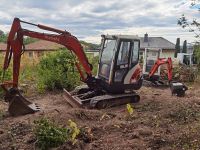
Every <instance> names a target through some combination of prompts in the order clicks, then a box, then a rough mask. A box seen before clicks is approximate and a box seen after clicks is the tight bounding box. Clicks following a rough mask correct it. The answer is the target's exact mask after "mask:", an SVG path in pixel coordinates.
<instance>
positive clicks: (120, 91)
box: [1, 18, 143, 116]
mask: <svg viewBox="0 0 200 150" xmlns="http://www.w3.org/2000/svg"><path fill="white" fill-rule="evenodd" d="M22 23H23V24H28V25H31V26H35V27H38V28H40V29H42V30H45V31H50V32H52V33H40V32H36V31H31V30H28V29H24V28H22V25H21V24H22ZM24 36H28V37H32V38H37V39H42V40H47V41H51V42H55V43H58V44H61V45H64V46H65V47H66V48H67V49H68V50H69V51H71V52H72V54H73V55H74V56H75V57H76V60H75V61H76V67H77V70H78V72H79V73H80V77H81V80H82V81H83V82H84V83H85V85H86V86H84V87H81V88H77V89H76V90H75V92H73V94H72V93H69V92H68V91H67V90H64V92H65V95H66V97H67V98H66V99H67V100H68V102H69V103H70V104H71V105H72V106H74V107H75V106H79V107H90V108H91V107H92V108H94V107H96V108H105V107H111V106H115V105H120V104H125V103H130V102H138V101H139V100H140V96H139V95H138V94H137V93H135V92H134V91H133V90H138V89H140V87H141V86H142V81H143V76H142V69H141V68H140V66H139V64H138V59H139V49H140V40H139V38H138V37H137V36H121V35H102V44H101V51H100V58H99V66H98V73H97V75H96V77H94V76H93V75H92V65H91V64H90V63H89V61H88V59H87V57H86V55H85V53H84V50H83V48H82V46H81V44H80V42H79V41H78V39H77V38H76V37H75V36H73V35H71V34H70V33H69V32H67V31H63V30H59V29H55V28H52V27H48V26H44V25H41V24H34V23H30V22H26V21H22V20H20V19H19V18H15V19H14V21H13V24H12V26H11V30H10V32H9V35H8V39H7V49H6V55H5V60H4V65H3V79H2V83H1V87H2V88H3V89H4V91H5V100H6V101H7V102H9V108H8V111H9V113H10V114H11V115H13V116H18V115H24V114H28V113H34V112H36V111H39V110H40V108H39V107H38V106H37V104H34V103H31V102H29V101H28V100H27V99H25V98H24V97H23V96H22V95H21V94H20V92H19V88H18V86H19V83H18V80H19V71H20V61H21V55H22V54H23V53H24V51H25V46H24V44H23V37H24ZM11 58H12V60H13V80H12V81H4V74H5V71H6V70H7V69H8V67H9V64H10V61H11Z"/></svg>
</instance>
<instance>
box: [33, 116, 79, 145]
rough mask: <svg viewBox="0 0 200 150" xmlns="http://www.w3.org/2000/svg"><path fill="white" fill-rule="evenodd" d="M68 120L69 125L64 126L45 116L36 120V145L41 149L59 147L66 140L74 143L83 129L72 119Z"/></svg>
mask: <svg viewBox="0 0 200 150" xmlns="http://www.w3.org/2000/svg"><path fill="white" fill-rule="evenodd" d="M68 122H69V124H68V125H69V126H68V127H65V128H64V127H60V126H58V125H56V124H55V123H54V122H52V121H50V120H48V119H45V118H43V119H41V120H38V121H35V125H36V126H35V130H34V133H35V135H36V138H37V142H36V145H37V146H38V147H39V148H41V149H48V148H52V147H58V146H60V145H62V144H64V143H65V142H71V143H72V145H74V144H75V143H76V142H77V137H78V135H79V134H80V131H81V130H80V129H79V128H78V127H77V124H76V123H75V122H73V121H72V120H69V121H68Z"/></svg>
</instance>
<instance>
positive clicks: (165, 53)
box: [139, 49, 175, 60]
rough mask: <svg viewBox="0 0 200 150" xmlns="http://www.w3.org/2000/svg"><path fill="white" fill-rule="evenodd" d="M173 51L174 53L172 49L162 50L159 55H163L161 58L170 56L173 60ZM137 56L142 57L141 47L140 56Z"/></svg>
mask: <svg viewBox="0 0 200 150" xmlns="http://www.w3.org/2000/svg"><path fill="white" fill-rule="evenodd" d="M174 53H175V51H174V50H162V55H161V57H163V58H168V57H171V58H172V60H174V59H175V58H174ZM139 57H140V58H139V59H140V60H141V59H142V58H143V57H144V50H143V49H141V50H140V56H139Z"/></svg>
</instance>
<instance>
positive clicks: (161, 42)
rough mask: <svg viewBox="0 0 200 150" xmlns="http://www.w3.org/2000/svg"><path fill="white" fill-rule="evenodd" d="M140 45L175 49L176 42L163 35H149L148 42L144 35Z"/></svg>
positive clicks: (143, 47)
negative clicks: (145, 40)
mask: <svg viewBox="0 0 200 150" xmlns="http://www.w3.org/2000/svg"><path fill="white" fill-rule="evenodd" d="M140 47H141V49H145V48H162V49H173V50H175V44H173V43H172V42H170V41H168V40H167V39H165V38H163V37H148V42H144V37H140Z"/></svg>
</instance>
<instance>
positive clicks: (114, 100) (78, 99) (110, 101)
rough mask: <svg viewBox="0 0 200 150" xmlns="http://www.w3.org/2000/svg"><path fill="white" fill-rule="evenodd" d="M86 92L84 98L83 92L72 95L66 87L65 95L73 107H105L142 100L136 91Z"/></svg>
mask: <svg viewBox="0 0 200 150" xmlns="http://www.w3.org/2000/svg"><path fill="white" fill-rule="evenodd" d="M94 92H95V91H94ZM85 94H86V95H84V96H85V98H83V94H79V95H71V93H69V92H68V91H67V90H65V89H64V97H65V99H66V100H67V102H68V103H69V104H70V105H71V106H72V107H82V108H97V109H104V108H109V107H114V106H118V105H124V104H127V103H137V102H139V101H140V96H139V95H138V94H137V93H135V92H131V93H123V94H115V95H110V94H99V93H96V95H95V94H94V93H92V92H91V91H90V92H88V93H85ZM86 97H87V98H86Z"/></svg>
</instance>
